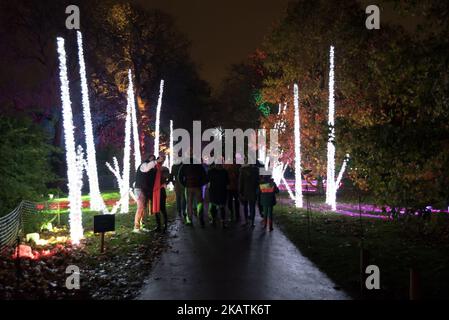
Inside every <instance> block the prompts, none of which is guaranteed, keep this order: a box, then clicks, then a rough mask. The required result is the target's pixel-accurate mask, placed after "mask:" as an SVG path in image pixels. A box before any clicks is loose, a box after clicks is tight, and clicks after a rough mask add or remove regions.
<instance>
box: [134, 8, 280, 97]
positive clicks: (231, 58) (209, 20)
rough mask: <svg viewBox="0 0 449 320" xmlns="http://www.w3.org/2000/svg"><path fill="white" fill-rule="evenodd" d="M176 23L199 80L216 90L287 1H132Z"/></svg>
mask: <svg viewBox="0 0 449 320" xmlns="http://www.w3.org/2000/svg"><path fill="white" fill-rule="evenodd" d="M136 3H139V4H142V5H143V6H145V7H149V8H159V9H161V10H163V11H165V12H167V13H169V14H171V15H173V16H174V17H175V19H176V22H177V25H178V28H179V29H180V30H182V31H183V32H184V33H185V34H186V35H187V36H188V37H189V39H190V40H191V41H192V51H191V52H192V57H193V59H194V61H195V62H196V63H197V64H198V65H199V66H200V74H201V76H202V78H203V79H204V80H206V81H208V82H209V83H210V84H211V85H212V86H213V87H214V88H216V87H217V86H218V85H219V84H220V81H221V80H222V79H223V77H224V76H225V75H226V71H227V69H228V68H229V66H230V65H231V64H233V63H238V62H241V61H242V60H243V59H245V58H246V57H247V56H248V54H250V53H251V52H252V51H254V50H255V49H256V48H257V47H258V46H259V45H260V43H261V42H262V40H263V37H264V36H265V35H266V34H267V33H268V32H269V30H270V28H271V26H272V25H273V23H274V22H275V21H276V20H278V19H279V18H281V17H282V16H283V14H284V12H285V10H286V8H287V4H288V0H151V1H150V0H136Z"/></svg>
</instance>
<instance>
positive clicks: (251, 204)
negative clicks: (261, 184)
mask: <svg viewBox="0 0 449 320" xmlns="http://www.w3.org/2000/svg"><path fill="white" fill-rule="evenodd" d="M242 205H243V213H244V215H245V222H246V223H248V222H249V220H251V225H253V224H254V219H255V217H256V201H255V200H243V201H242ZM248 208H249V217H248Z"/></svg>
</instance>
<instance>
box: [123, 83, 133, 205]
mask: <svg viewBox="0 0 449 320" xmlns="http://www.w3.org/2000/svg"><path fill="white" fill-rule="evenodd" d="M133 97H134V89H133V86H132V82H131V81H130V82H129V83H128V103H127V104H126V120H125V146H124V149H123V181H122V183H123V185H122V187H121V188H120V198H121V199H120V201H121V202H122V203H121V206H120V213H128V212H129V171H130V160H131V159H130V158H131V113H132V108H133V107H134V106H133V101H134V100H133Z"/></svg>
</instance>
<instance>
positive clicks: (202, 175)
mask: <svg viewBox="0 0 449 320" xmlns="http://www.w3.org/2000/svg"><path fill="white" fill-rule="evenodd" d="M178 179H179V182H180V183H181V184H182V185H183V186H184V187H185V189H186V201H187V216H186V224H187V225H192V224H193V221H192V218H193V211H194V210H193V203H194V202H195V204H196V209H197V210H196V212H197V214H198V218H199V220H200V224H201V226H202V227H204V225H205V224H204V212H203V211H204V205H203V192H202V187H203V186H204V185H205V184H206V183H207V175H206V170H205V169H204V167H203V166H202V165H201V164H194V163H193V159H190V163H185V164H183V165H182V166H181V168H180V169H179V174H178Z"/></svg>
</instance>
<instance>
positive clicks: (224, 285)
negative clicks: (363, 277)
mask: <svg viewBox="0 0 449 320" xmlns="http://www.w3.org/2000/svg"><path fill="white" fill-rule="evenodd" d="M170 244H171V248H170V249H168V251H167V252H165V253H164V254H163V255H162V256H161V259H160V260H159V261H158V262H157V264H156V265H155V266H154V269H153V271H152V273H151V275H150V277H149V278H148V279H147V280H146V281H145V285H144V287H143V289H142V291H141V293H140V295H139V296H138V297H137V299H148V300H170V299H180V300H182V299H185V300H198V299H205V300H214V299H239V300H240V299H242V300H243V299H244V300H259V299H260V300H272V299H273V300H275V299H286V300H301V299H349V297H348V296H347V295H346V294H345V293H344V292H342V291H338V290H336V289H334V286H335V285H334V284H333V283H332V281H331V280H330V279H329V278H328V277H327V276H326V275H325V274H323V273H322V272H320V271H319V270H318V269H317V268H316V267H315V266H314V264H313V263H312V262H310V261H309V260H308V259H307V258H305V257H304V256H303V255H302V254H301V252H299V251H298V250H297V249H296V247H295V246H294V245H293V244H292V243H291V242H290V241H289V240H288V239H287V238H286V237H285V236H284V234H283V233H282V232H281V231H279V230H278V229H277V228H276V226H275V230H274V231H273V232H272V233H265V232H263V231H262V228H261V226H260V221H258V222H257V226H256V228H255V229H254V230H251V229H247V228H244V227H242V226H241V225H233V226H231V227H230V228H229V229H225V230H223V229H221V227H217V228H216V229H214V228H213V227H212V226H210V225H207V226H206V228H205V229H201V228H200V227H199V225H198V224H196V226H195V227H194V228H190V227H186V226H184V225H182V223H181V222H180V221H176V223H174V224H173V225H172V226H171V228H170Z"/></svg>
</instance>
